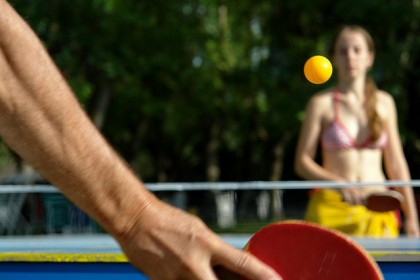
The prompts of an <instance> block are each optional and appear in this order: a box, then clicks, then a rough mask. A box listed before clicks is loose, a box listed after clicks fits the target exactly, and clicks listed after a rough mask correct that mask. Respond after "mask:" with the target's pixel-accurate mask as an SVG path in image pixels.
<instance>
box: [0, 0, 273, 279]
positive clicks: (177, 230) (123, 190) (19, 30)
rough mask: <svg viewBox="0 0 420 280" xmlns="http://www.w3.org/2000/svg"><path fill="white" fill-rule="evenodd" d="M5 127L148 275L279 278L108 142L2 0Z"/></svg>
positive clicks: (0, 68)
mask: <svg viewBox="0 0 420 280" xmlns="http://www.w3.org/2000/svg"><path fill="white" fill-rule="evenodd" d="M0 135H1V137H3V139H4V141H5V142H6V143H7V144H8V145H9V146H10V147H11V148H13V149H14V150H15V151H16V152H17V153H18V154H19V155H20V156H22V157H23V158H24V159H25V160H27V161H28V162H29V163H30V164H31V165H33V166H34V167H35V168H36V169H37V170H39V171H40V172H41V173H42V174H43V175H44V176H45V177H46V178H47V179H48V180H49V181H50V182H51V183H53V184H54V185H56V186H57V187H59V188H60V189H61V191H62V192H63V193H64V194H65V195H66V196H67V197H68V198H70V199H71V200H72V201H73V202H74V203H75V204H76V205H78V206H79V207H80V208H81V209H83V210H84V211H86V212H87V213H88V214H89V215H90V216H92V217H93V218H95V219H96V220H97V221H98V222H99V223H100V224H101V225H102V226H103V227H104V228H105V229H107V230H108V231H109V232H110V233H111V234H113V235H114V236H115V238H116V239H117V240H118V242H119V243H120V245H121V247H122V249H123V250H124V252H125V253H126V255H127V256H128V258H129V259H130V261H131V262H132V263H133V265H134V266H136V267H137V268H139V269H140V270H142V271H143V272H144V273H146V274H147V275H148V276H149V277H151V279H216V276H215V275H214V273H213V270H212V266H214V265H220V266H223V267H225V268H228V269H230V270H232V271H234V272H237V273H239V274H241V275H243V276H246V277H247V278H250V279H272V278H270V277H274V278H273V279H279V278H278V277H276V274H275V273H274V272H273V270H272V269H270V268H268V267H267V266H266V265H264V264H262V263H261V262H260V261H258V260H257V259H256V258H254V257H252V256H251V255H249V254H247V253H244V252H241V251H239V250H236V249H234V248H233V247H230V246H228V245H227V244H225V243H224V242H223V241H222V240H221V239H220V238H219V237H218V236H217V235H215V234H214V233H212V232H211V231H210V230H209V229H208V228H207V227H206V226H205V225H204V224H203V223H202V222H201V221H200V220H198V219H197V218H195V217H193V216H190V215H188V214H186V213H184V212H182V211H180V210H177V209H175V208H173V207H171V206H169V205H167V204H164V203H162V202H160V201H159V200H158V199H156V198H155V197H154V196H153V195H152V194H151V193H149V192H148V191H147V190H146V189H145V188H144V186H143V184H142V183H141V182H140V181H139V180H138V179H137V178H136V176H135V175H134V174H133V173H132V172H131V171H130V170H129V168H128V167H127V166H126V164H125V163H124V162H123V161H122V160H121V159H120V157H119V156H118V155H117V154H116V153H115V152H114V151H113V149H112V148H111V147H110V146H109V145H108V144H107V142H106V141H105V140H104V138H103V137H102V136H101V135H100V133H99V132H98V131H97V130H96V128H95V127H94V125H93V124H92V123H91V122H90V120H89V119H88V117H87V116H86V114H85V113H84V111H83V110H82V108H81V107H80V106H79V104H78V102H77V100H76V98H75V97H74V95H73V93H72V91H71V89H70V88H69V86H68V85H67V83H66V82H65V81H64V79H63V77H62V75H61V74H60V72H59V71H58V69H57V68H56V66H55V64H54V63H53V61H52V60H51V58H50V57H49V55H48V54H47V52H46V51H45V49H44V48H43V46H42V43H41V42H40V41H39V39H38V38H37V37H36V35H35V34H34V32H33V31H32V30H31V29H30V28H29V26H28V25H27V24H26V23H25V22H24V21H23V20H22V18H21V17H20V16H19V15H18V14H17V13H16V12H15V11H14V10H13V8H12V7H11V6H10V5H9V4H8V3H7V2H6V1H5V0H0Z"/></svg>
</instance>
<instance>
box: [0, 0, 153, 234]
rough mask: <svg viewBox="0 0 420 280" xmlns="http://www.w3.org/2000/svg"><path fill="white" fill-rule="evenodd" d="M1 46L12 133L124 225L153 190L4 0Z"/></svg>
mask: <svg viewBox="0 0 420 280" xmlns="http://www.w3.org/2000/svg"><path fill="white" fill-rule="evenodd" d="M34 42H35V43H34ZM0 48H1V49H0V50H1V52H0V112H1V116H0V135H1V136H2V137H3V139H4V141H5V142H6V143H7V144H8V145H9V146H11V147H12V148H13V149H14V150H15V151H16V152H17V153H19V154H20V155H21V156H22V157H23V158H24V159H25V160H27V161H28V162H29V163H31V164H32V165H33V166H34V167H35V168H37V169H38V170H39V171H40V172H41V173H42V174H44V176H45V177H46V178H47V179H48V180H49V181H50V182H51V183H53V184H54V185H56V186H58V187H59V188H60V189H61V190H62V191H63V193H64V194H65V195H66V196H68V197H69V198H70V199H71V200H73V201H74V202H75V203H76V204H77V205H78V206H80V207H81V208H82V209H84V210H85V211H87V212H88V213H89V214H90V215H92V216H93V217H94V218H96V219H97V220H98V221H99V222H100V223H101V224H102V225H103V226H104V227H105V228H107V229H108V230H110V231H112V232H114V233H116V234H119V232H121V231H124V228H125V227H129V226H130V225H129V217H131V218H132V217H133V216H137V215H138V213H140V211H141V209H142V208H144V207H146V205H147V203H148V201H150V199H152V196H151V195H150V194H149V193H148V192H147V191H146V190H145V189H144V188H143V186H142V185H141V183H140V182H139V181H138V180H137V179H136V177H135V176H134V174H132V173H131V172H130V171H129V169H128V168H127V167H126V166H125V165H124V163H123V162H122V161H121V160H120V158H119V157H118V155H116V154H115V153H114V152H113V150H112V149H111V148H110V146H109V145H108V144H107V143H106V141H105V140H104V139H103V138H102V136H101V135H100V134H99V133H98V131H97V130H96V129H95V127H94V126H93V125H92V124H91V122H90V121H89V119H88V118H87V116H86V115H85V113H84V112H83V110H82V108H81V107H80V106H79V105H78V102H77V100H76V99H75V97H74V95H73V93H72V92H71V90H70V88H69V87H68V85H67V83H66V82H65V81H64V79H63V77H62V76H61V74H60V72H59V71H58V70H57V69H56V66H55V65H54V63H53V62H52V61H51V59H50V58H49V56H48V54H47V52H46V51H45V49H44V48H43V46H42V44H41V42H39V40H38V39H37V37H36V36H35V34H33V32H32V31H31V30H30V28H29V27H28V26H27V25H26V23H25V22H24V21H23V20H22V19H21V18H20V17H19V16H18V15H17V14H16V13H15V12H14V11H13V9H11V8H10V6H9V5H8V4H7V3H6V2H4V1H2V0H0ZM34 58H36V59H34ZM122 186H124V187H122ZM125 218H127V219H125Z"/></svg>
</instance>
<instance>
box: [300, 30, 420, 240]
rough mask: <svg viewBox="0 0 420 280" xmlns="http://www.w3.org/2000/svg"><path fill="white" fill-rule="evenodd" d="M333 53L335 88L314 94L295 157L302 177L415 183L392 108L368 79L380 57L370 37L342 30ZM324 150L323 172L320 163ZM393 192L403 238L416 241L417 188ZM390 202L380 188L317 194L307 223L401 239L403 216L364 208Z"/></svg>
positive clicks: (388, 97) (393, 211) (384, 94)
mask: <svg viewBox="0 0 420 280" xmlns="http://www.w3.org/2000/svg"><path fill="white" fill-rule="evenodd" d="M330 52H331V53H330V55H331V59H332V63H333V65H334V67H335V70H336V72H337V74H338V82H337V85H335V86H334V87H332V88H329V89H326V90H324V91H322V92H319V93H316V94H315V95H314V96H313V97H312V98H311V100H310V101H309V103H308V105H307V108H306V114H305V120H304V123H303V125H302V128H301V134H300V138H299V142H298V147H297V152H296V161H295V169H296V171H297V173H298V174H299V175H300V176H301V177H303V178H305V179H308V180H328V181H336V182H381V181H385V180H386V178H389V179H390V180H401V181H410V180H411V178H410V173H409V169H408V166H407V162H406V159H405V156H404V153H403V149H402V145H401V142H400V138H399V132H398V124H397V112H396V106H395V103H394V100H393V98H392V96H391V95H390V94H389V93H387V92H385V91H382V90H380V89H378V88H377V87H376V85H375V83H374V81H373V80H372V79H371V78H370V77H368V71H369V70H370V68H371V67H372V65H373V62H374V55H375V50H374V42H373V39H372V37H371V36H370V35H369V33H368V32H367V31H366V30H365V29H363V28H362V27H360V26H345V27H343V28H341V29H340V30H339V32H338V33H337V34H336V36H335V37H334V40H333V43H332V46H331V50H330ZM319 144H320V145H321V150H322V164H318V163H317V162H316V161H315V155H316V151H317V148H318V145H319ZM383 163H384V167H385V172H384V170H383V165H382V164H383ZM385 174H386V175H385ZM395 190H396V191H397V192H396V193H394V197H395V198H397V199H399V200H400V201H401V204H400V205H401V210H402V211H403V214H404V221H405V223H404V227H405V233H406V234H407V235H408V236H411V237H419V223H418V214H417V208H416V204H415V201H414V195H413V189H412V187H410V186H407V187H399V188H395ZM389 194H391V193H389V189H388V188H386V187H384V186H382V185H378V186H369V187H363V188H361V187H351V185H350V186H349V187H345V188H339V189H317V190H314V191H312V192H311V195H310V200H309V204H308V208H307V212H306V216H305V218H306V219H307V220H309V221H313V222H316V223H319V224H322V225H325V226H328V227H331V228H335V229H338V230H341V231H343V232H345V233H348V234H352V235H358V236H370V237H397V236H398V234H399V217H398V215H396V212H398V210H397V209H392V207H391V208H390V209H388V210H389V211H381V212H379V211H371V210H369V209H368V208H367V207H366V205H365V203H366V201H368V198H369V197H370V195H376V196H372V198H373V199H376V201H377V202H380V199H381V198H385V199H390V196H389ZM385 206H387V205H385Z"/></svg>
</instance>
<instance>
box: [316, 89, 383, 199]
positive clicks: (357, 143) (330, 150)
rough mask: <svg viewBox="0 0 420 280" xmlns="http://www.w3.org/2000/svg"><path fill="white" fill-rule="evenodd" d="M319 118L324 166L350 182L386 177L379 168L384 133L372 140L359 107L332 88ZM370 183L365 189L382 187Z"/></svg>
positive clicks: (378, 179) (381, 187)
mask: <svg viewBox="0 0 420 280" xmlns="http://www.w3.org/2000/svg"><path fill="white" fill-rule="evenodd" d="M324 98H329V99H330V102H329V106H328V105H327V106H326V110H325V114H324V116H323V120H322V132H321V146H322V160H323V163H322V165H323V167H324V168H326V169H327V170H329V171H331V172H333V173H334V174H337V175H339V176H341V177H343V178H345V179H346V180H347V181H350V182H380V181H384V180H385V175H384V173H383V168H382V156H383V149H384V147H385V146H386V145H387V142H388V141H387V140H388V139H387V133H386V131H382V134H381V135H380V137H379V139H378V140H376V141H372V139H371V138H370V137H371V135H370V131H369V128H368V124H367V118H366V113H365V111H364V108H363V107H362V106H357V105H355V104H354V103H353V104H352V103H351V102H348V100H346V99H345V97H343V96H341V95H340V94H339V93H338V92H336V91H333V92H331V93H329V94H327V96H325V97H324ZM383 189H384V187H383V186H370V187H367V188H365V189H364V190H365V191H366V192H370V191H374V190H383Z"/></svg>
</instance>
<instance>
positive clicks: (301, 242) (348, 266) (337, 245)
mask: <svg viewBox="0 0 420 280" xmlns="http://www.w3.org/2000/svg"><path fill="white" fill-rule="evenodd" d="M244 250H247V251H249V252H250V253H251V254H253V255H254V256H256V257H257V258H258V259H260V260H261V261H263V262H264V263H266V264H268V265H269V266H271V267H272V268H273V269H274V270H276V271H277V273H278V274H279V275H280V276H281V277H282V278H283V279H284V280H300V279H302V280H303V279H304V280H312V279H317V280H354V279H357V280H383V279H384V278H383V276H382V273H381V271H380V269H379V267H378V265H377V263H376V262H375V261H374V260H373V258H372V257H371V256H370V255H369V253H368V252H367V251H366V250H365V249H364V248H363V247H361V246H360V245H358V244H357V243H355V241H353V240H352V239H351V238H350V237H348V236H346V235H344V234H342V233H339V232H337V231H334V230H330V229H326V228H324V227H321V226H318V225H315V224H313V223H308V222H302V221H288V222H280V223H274V224H270V225H268V226H266V227H264V228H263V229H261V230H259V231H258V232H256V233H255V234H254V235H253V236H252V237H251V239H250V241H249V242H248V244H247V245H246V246H245V248H244ZM219 275H220V274H219ZM225 275H227V277H226V276H222V277H220V278H219V279H241V278H240V277H237V276H236V277H235V276H232V275H229V274H225Z"/></svg>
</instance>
